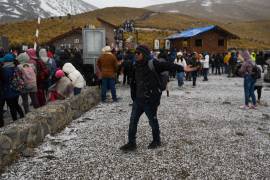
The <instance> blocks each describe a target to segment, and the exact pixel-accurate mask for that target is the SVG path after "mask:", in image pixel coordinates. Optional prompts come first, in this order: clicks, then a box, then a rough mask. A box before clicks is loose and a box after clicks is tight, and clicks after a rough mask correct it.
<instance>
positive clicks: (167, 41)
mask: <svg viewBox="0 0 270 180" xmlns="http://www.w3.org/2000/svg"><path fill="white" fill-rule="evenodd" d="M170 48H171V42H170V40H168V39H166V41H165V49H166V50H169V49H170Z"/></svg>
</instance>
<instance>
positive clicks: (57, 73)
mask: <svg viewBox="0 0 270 180" xmlns="http://www.w3.org/2000/svg"><path fill="white" fill-rule="evenodd" d="M64 76H65V73H64V71H62V70H61V69H59V70H57V71H56V72H55V77H56V78H61V77H64Z"/></svg>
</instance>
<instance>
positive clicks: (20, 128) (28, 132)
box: [0, 87, 100, 172]
mask: <svg viewBox="0 0 270 180" xmlns="http://www.w3.org/2000/svg"><path fill="white" fill-rule="evenodd" d="M99 101H100V93H99V89H98V88H97V87H88V88H87V89H84V90H83V91H82V93H81V94H80V95H78V96H75V97H72V98H70V99H67V100H62V101H56V102H53V103H49V104H48V105H46V106H44V107H42V108H39V109H36V110H34V111H32V112H30V113H28V114H27V115H26V117H25V118H24V119H20V120H18V121H17V122H15V123H13V124H11V125H8V126H6V127H4V128H1V129H0V172H1V171H3V169H4V167H5V166H7V165H8V164H9V163H11V162H12V161H13V160H16V159H17V158H19V157H20V156H21V155H26V156H27V151H29V149H30V150H31V149H32V148H34V147H36V146H37V145H38V144H40V143H41V142H42V141H43V139H44V138H45V136H46V135H47V134H55V133H57V132H59V131H60V130H62V129H63V128H64V127H65V126H66V125H67V124H69V123H70V122H71V121H72V120H73V119H76V118H78V117H80V116H81V115H82V114H83V113H84V112H86V111H88V110H89V109H90V108H92V107H93V106H95V105H96V104H97V103H98V102H99Z"/></svg>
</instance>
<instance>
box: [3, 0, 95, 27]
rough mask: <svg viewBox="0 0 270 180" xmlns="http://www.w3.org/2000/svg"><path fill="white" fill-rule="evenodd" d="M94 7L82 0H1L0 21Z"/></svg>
mask: <svg viewBox="0 0 270 180" xmlns="http://www.w3.org/2000/svg"><path fill="white" fill-rule="evenodd" d="M94 9H97V8H96V7H95V6H92V5H91V4H88V3H86V2H84V1H82V0H0V22H2V23H4V22H10V21H19V20H29V19H34V18H37V17H38V16H40V17H42V18H48V17H52V16H66V15H67V14H72V15H74V14H79V13H84V12H88V11H92V10H94Z"/></svg>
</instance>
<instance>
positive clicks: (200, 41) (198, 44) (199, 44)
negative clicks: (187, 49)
mask: <svg viewBox="0 0 270 180" xmlns="http://www.w3.org/2000/svg"><path fill="white" fill-rule="evenodd" d="M202 44H203V42H202V39H196V40H195V46H196V47H202Z"/></svg>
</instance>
